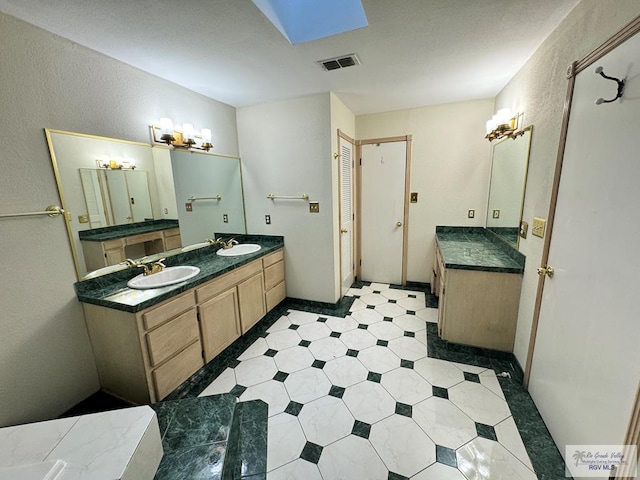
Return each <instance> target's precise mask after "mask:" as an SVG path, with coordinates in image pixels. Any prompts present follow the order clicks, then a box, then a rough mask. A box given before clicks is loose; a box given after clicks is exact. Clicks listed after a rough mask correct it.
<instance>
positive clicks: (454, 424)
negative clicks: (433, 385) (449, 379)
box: [412, 397, 477, 449]
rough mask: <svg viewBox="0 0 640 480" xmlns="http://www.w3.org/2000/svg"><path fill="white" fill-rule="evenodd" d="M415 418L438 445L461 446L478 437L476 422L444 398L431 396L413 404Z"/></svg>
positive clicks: (454, 447)
mask: <svg viewBox="0 0 640 480" xmlns="http://www.w3.org/2000/svg"><path fill="white" fill-rule="evenodd" d="M412 418H413V420H414V421H415V422H416V423H417V424H418V425H419V426H420V428H422V430H424V432H425V433H426V434H427V435H429V437H430V438H431V440H433V441H434V442H435V443H436V445H442V446H443V447H448V448H453V449H456V448H459V447H460V446H462V445H464V444H465V443H467V442H468V441H469V440H471V439H473V438H475V437H476V435H477V434H476V424H475V423H474V422H473V420H471V419H470V418H469V417H468V416H467V415H465V414H464V413H463V412H462V411H461V410H460V409H459V408H458V407H456V406H455V405H454V404H453V403H451V402H450V401H448V400H445V399H444V398H438V397H430V398H427V399H426V400H424V401H422V402H420V403H418V404H416V405H414V406H413V410H412Z"/></svg>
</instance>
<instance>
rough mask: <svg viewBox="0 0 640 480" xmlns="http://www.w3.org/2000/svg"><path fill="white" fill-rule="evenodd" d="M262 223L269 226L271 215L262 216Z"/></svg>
mask: <svg viewBox="0 0 640 480" xmlns="http://www.w3.org/2000/svg"><path fill="white" fill-rule="evenodd" d="M264 223H266V224H267V225H271V215H265V216H264Z"/></svg>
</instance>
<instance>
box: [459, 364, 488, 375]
mask: <svg viewBox="0 0 640 480" xmlns="http://www.w3.org/2000/svg"><path fill="white" fill-rule="evenodd" d="M451 364H452V365H455V366H456V367H458V368H459V369H460V370H462V371H463V372H468V373H475V374H478V375H479V374H481V373H482V372H485V371H486V370H487V368H486V367H477V366H475V365H467V364H466V363H456V362H451Z"/></svg>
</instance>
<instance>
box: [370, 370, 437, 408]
mask: <svg viewBox="0 0 640 480" xmlns="http://www.w3.org/2000/svg"><path fill="white" fill-rule="evenodd" d="M380 384H381V385H382V386H383V387H384V388H385V389H386V390H387V392H389V393H390V394H391V396H392V397H393V398H395V400H396V401H397V402H400V403H406V404H407V405H415V404H416V403H418V402H421V401H423V400H426V399H427V398H429V397H430V396H431V384H430V383H429V382H427V381H426V380H425V379H424V378H422V377H421V376H420V375H418V374H417V373H416V372H415V371H414V370H412V369H410V368H396V369H395V370H391V371H390V372H387V373H385V374H383V375H382V381H381V382H380Z"/></svg>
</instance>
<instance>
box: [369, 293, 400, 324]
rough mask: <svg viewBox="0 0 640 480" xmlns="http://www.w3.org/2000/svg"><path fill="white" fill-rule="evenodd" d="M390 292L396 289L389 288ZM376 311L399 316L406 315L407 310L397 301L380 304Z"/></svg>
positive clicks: (389, 315)
mask: <svg viewBox="0 0 640 480" xmlns="http://www.w3.org/2000/svg"><path fill="white" fill-rule="evenodd" d="M388 291H389V292H394V291H395V290H388ZM375 311H376V312H379V313H381V314H382V315H383V316H385V317H391V318H394V317H399V316H400V315H405V314H406V313H407V311H406V310H405V309H404V308H402V307H401V306H399V305H397V304H395V303H383V304H382V305H378V306H377V307H376V308H375Z"/></svg>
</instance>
